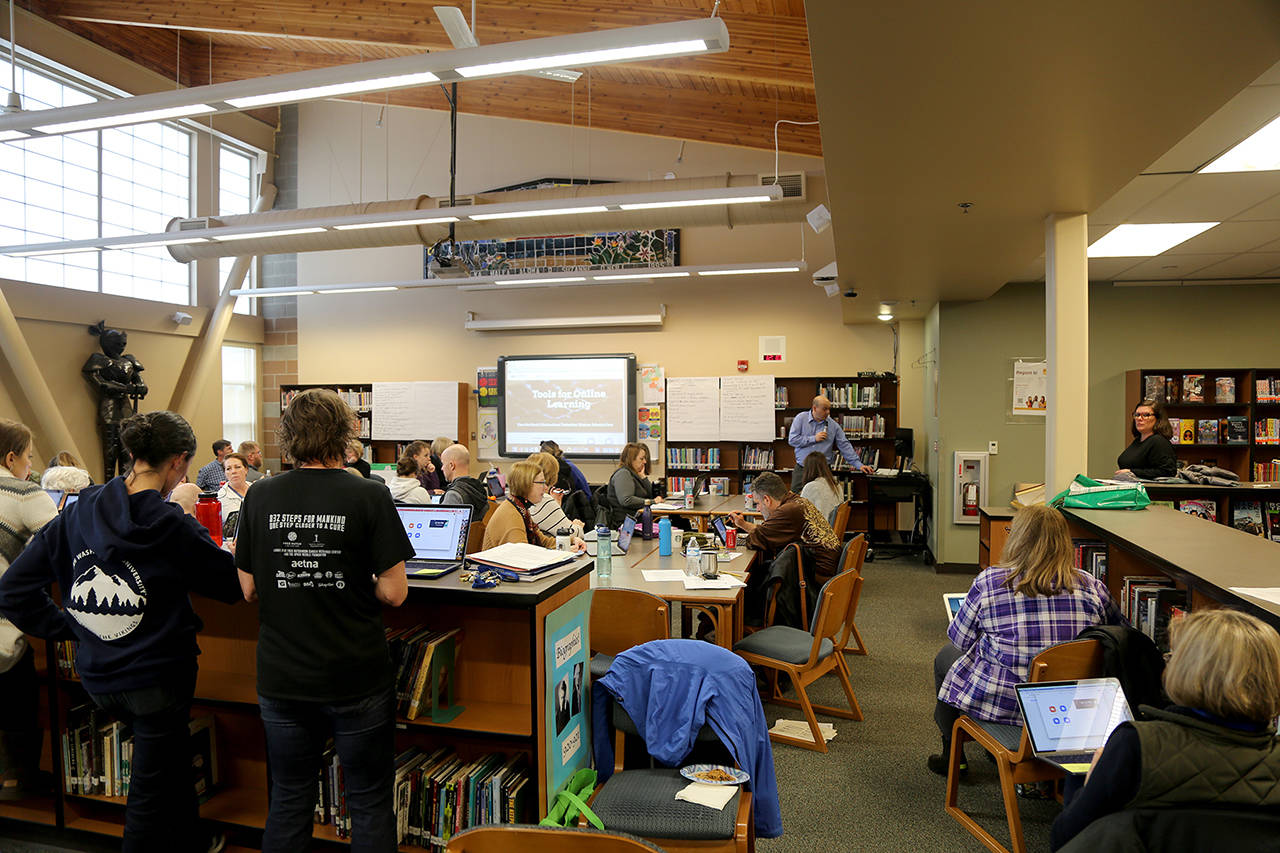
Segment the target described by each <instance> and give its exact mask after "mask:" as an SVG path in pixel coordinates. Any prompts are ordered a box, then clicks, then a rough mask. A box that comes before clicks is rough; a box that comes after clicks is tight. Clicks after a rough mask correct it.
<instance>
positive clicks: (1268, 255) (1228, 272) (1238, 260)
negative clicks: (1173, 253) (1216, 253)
mask: <svg viewBox="0 0 1280 853" xmlns="http://www.w3.org/2000/svg"><path fill="white" fill-rule="evenodd" d="M1276 267H1280V252H1250V253H1247V254H1243V255H1236V256H1235V257H1234V258H1228V259H1227V260H1225V261H1221V262H1219V263H1216V264H1210V265H1209V266H1207V267H1203V268H1201V269H1199V270H1196V272H1195V274H1194V276H1187V277H1188V278H1192V277H1193V278H1234V277H1236V276H1252V275H1262V274H1263V273H1265V272H1269V271H1270V270H1273V269H1275V268H1276Z"/></svg>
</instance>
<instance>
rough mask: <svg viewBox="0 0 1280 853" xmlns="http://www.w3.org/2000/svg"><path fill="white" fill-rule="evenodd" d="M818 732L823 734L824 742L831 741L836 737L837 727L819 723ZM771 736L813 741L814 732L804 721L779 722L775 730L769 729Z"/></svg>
mask: <svg viewBox="0 0 1280 853" xmlns="http://www.w3.org/2000/svg"><path fill="white" fill-rule="evenodd" d="M818 730H819V731H821V732H822V739H823V740H831V739H832V738H834V737H835V736H836V727H835V724H833V723H818ZM769 734H776V735H785V736H786V737H798V738H803V739H804V740H812V739H813V731H812V730H811V729H810V728H809V724H808V723H807V722H805V721H804V720H778V721H777V722H776V723H774V724H773V728H771V729H769Z"/></svg>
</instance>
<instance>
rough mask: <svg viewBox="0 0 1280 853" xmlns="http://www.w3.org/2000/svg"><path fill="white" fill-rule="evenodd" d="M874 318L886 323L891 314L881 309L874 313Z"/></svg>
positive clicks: (891, 316)
mask: <svg viewBox="0 0 1280 853" xmlns="http://www.w3.org/2000/svg"><path fill="white" fill-rule="evenodd" d="M876 319H877V320H881V321H883V322H885V323H887V322H889V321H890V320H892V319H893V315H892V314H890V313H889V312H887V311H881V312H880V313H879V314H877V315H876Z"/></svg>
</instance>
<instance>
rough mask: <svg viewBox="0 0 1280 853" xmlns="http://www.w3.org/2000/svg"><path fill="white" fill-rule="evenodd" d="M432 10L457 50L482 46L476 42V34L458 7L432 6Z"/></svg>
mask: <svg viewBox="0 0 1280 853" xmlns="http://www.w3.org/2000/svg"><path fill="white" fill-rule="evenodd" d="M431 8H432V10H433V11H434V12H435V13H436V17H437V18H439V19H440V23H441V24H442V25H443V26H444V31H445V33H446V34H447V35H448V36H449V41H451V42H453V46H454V47H455V48H464V47H478V46H479V45H480V42H478V41H476V36H475V33H473V32H471V27H470V26H468V24H467V16H466V15H464V14H462V10H461V9H459V8H458V7H457V6H432V7H431Z"/></svg>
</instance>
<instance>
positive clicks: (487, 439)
mask: <svg viewBox="0 0 1280 853" xmlns="http://www.w3.org/2000/svg"><path fill="white" fill-rule="evenodd" d="M476 450H477V451H479V454H480V458H481V459H497V458H498V413H497V412H494V411H492V410H490V411H482V412H480V413H479V414H478V416H477V419H476Z"/></svg>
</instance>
